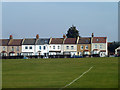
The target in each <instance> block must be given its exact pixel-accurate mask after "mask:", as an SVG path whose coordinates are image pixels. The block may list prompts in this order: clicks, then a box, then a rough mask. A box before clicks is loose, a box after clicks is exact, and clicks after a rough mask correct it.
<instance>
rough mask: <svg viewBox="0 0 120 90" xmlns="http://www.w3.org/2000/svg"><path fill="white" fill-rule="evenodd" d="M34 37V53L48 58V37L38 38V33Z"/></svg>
mask: <svg viewBox="0 0 120 90" xmlns="http://www.w3.org/2000/svg"><path fill="white" fill-rule="evenodd" d="M36 38H37V40H36V43H35V55H38V56H42V57H46V58H48V55H49V41H50V38H39V35H36Z"/></svg>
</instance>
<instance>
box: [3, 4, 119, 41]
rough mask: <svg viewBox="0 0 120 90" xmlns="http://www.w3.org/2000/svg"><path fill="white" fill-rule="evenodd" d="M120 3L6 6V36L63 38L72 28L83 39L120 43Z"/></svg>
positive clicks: (4, 23) (4, 35)
mask: <svg viewBox="0 0 120 90" xmlns="http://www.w3.org/2000/svg"><path fill="white" fill-rule="evenodd" d="M117 24H118V6H117V2H102V3H100V2H75V3H73V2H61V3H60V2H58V3H54V2H50V3H49V2H47V3H42V2H35V3H33V2H26V3H25V2H21V3H20V2H19V3H15V2H14V3H13V2H8V3H6V2H5V3H3V4H2V29H3V30H2V34H3V38H8V37H9V35H10V34H12V35H13V38H33V37H35V36H36V34H39V35H40V38H49V37H58V38H59V37H62V36H63V34H65V33H66V32H67V30H68V28H69V27H70V26H72V25H75V26H76V27H77V29H78V30H79V33H80V36H82V37H90V36H91V33H92V32H93V33H94V35H95V36H97V37H99V36H106V37H108V41H117V40H118V25H117Z"/></svg>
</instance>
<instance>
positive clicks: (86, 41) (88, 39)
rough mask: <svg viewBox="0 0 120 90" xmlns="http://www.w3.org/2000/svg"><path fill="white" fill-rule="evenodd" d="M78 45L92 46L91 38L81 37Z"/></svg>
mask: <svg viewBox="0 0 120 90" xmlns="http://www.w3.org/2000/svg"><path fill="white" fill-rule="evenodd" d="M78 44H91V38H90V37H80V38H79V41H78Z"/></svg>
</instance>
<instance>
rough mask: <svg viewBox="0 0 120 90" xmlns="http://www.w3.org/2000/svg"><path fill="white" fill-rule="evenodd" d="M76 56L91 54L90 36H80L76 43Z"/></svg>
mask: <svg viewBox="0 0 120 90" xmlns="http://www.w3.org/2000/svg"><path fill="white" fill-rule="evenodd" d="M77 55H78V56H90V55H91V37H80V38H79V40H78V43H77Z"/></svg>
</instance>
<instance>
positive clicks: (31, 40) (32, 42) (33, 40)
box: [23, 38, 36, 45]
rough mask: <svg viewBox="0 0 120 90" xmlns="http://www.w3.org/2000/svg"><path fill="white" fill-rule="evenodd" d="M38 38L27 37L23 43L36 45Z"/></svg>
mask: <svg viewBox="0 0 120 90" xmlns="http://www.w3.org/2000/svg"><path fill="white" fill-rule="evenodd" d="M35 42H36V39H34V38H32V39H25V40H24V42H23V45H35Z"/></svg>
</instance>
